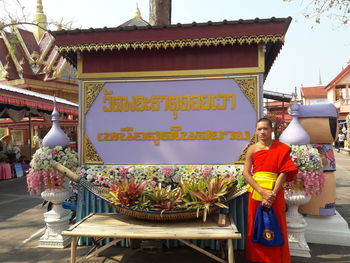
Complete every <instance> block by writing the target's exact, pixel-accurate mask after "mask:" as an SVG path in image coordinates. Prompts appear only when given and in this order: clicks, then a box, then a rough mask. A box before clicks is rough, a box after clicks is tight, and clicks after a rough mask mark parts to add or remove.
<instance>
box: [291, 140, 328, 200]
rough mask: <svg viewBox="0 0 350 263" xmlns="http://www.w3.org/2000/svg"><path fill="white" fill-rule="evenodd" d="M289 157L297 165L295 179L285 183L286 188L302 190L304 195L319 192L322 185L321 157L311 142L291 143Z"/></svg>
mask: <svg viewBox="0 0 350 263" xmlns="http://www.w3.org/2000/svg"><path fill="white" fill-rule="evenodd" d="M291 148H292V150H291V154H290V155H291V158H292V160H293V162H294V164H295V165H296V166H297V167H298V169H299V173H298V175H297V177H296V179H295V180H294V181H293V182H291V183H288V184H287V189H288V190H293V189H294V190H304V192H305V194H306V195H313V194H316V195H317V194H320V193H321V192H322V190H323V187H324V182H325V178H324V175H323V165H322V158H321V156H320V154H319V152H318V150H317V149H316V148H314V147H313V146H312V145H311V144H307V145H292V146H291Z"/></svg>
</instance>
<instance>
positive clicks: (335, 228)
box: [305, 211, 350, 246]
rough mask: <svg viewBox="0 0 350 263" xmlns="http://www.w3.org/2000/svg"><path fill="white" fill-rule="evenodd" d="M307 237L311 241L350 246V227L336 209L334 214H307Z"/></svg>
mask: <svg viewBox="0 0 350 263" xmlns="http://www.w3.org/2000/svg"><path fill="white" fill-rule="evenodd" d="M305 220H306V222H307V227H306V229H305V239H306V241H307V242H309V243H316V244H327V245H339V246H350V229H349V226H348V224H347V222H346V221H345V219H344V218H343V217H342V216H341V215H340V214H339V213H338V212H337V211H336V214H335V215H334V216H309V215H308V216H306V217H305Z"/></svg>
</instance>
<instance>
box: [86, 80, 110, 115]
mask: <svg viewBox="0 0 350 263" xmlns="http://www.w3.org/2000/svg"><path fill="white" fill-rule="evenodd" d="M105 84H106V83H105V82H85V83H84V111H83V112H84V115H86V113H87V112H88V111H89V109H90V107H91V105H92V104H93V103H94V101H95V100H96V98H97V96H98V94H100V92H101V90H102V88H103V86H104V85H105ZM84 117H85V116H84Z"/></svg>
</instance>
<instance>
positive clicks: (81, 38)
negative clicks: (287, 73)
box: [51, 17, 292, 72]
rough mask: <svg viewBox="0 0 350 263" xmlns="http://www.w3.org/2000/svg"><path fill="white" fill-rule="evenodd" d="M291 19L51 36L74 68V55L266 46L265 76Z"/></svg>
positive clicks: (78, 31) (94, 30)
mask: <svg viewBox="0 0 350 263" xmlns="http://www.w3.org/2000/svg"><path fill="white" fill-rule="evenodd" d="M291 20H292V19H291V17H288V18H274V17H272V18H270V19H259V18H256V19H254V20H242V19H240V20H236V21H227V20H223V21H221V22H212V21H208V22H206V23H196V22H193V23H191V24H180V23H178V24H172V25H167V26H151V25H147V26H138V25H133V26H125V25H124V24H123V25H121V26H118V27H112V28H108V27H104V28H89V29H75V30H68V31H67V30H60V31H54V32H51V33H52V34H53V35H54V36H55V39H56V45H57V46H58V47H59V51H60V53H61V54H63V55H64V56H65V57H67V58H69V60H70V61H71V62H72V63H73V65H76V62H77V57H76V56H77V54H76V53H77V52H78V51H80V52H83V51H103V50H122V49H124V50H127V49H141V50H142V49H160V48H163V49H166V48H183V47H195V46H198V47H202V46H218V45H242V44H247V45H250V44H260V43H264V44H265V45H266V52H265V60H266V72H268V71H269V69H270V68H271V66H272V64H273V61H274V60H275V58H276V57H277V55H278V53H279V51H280V49H281V47H282V44H283V42H284V36H285V34H286V32H287V29H288V27H289V24H290V22H291Z"/></svg>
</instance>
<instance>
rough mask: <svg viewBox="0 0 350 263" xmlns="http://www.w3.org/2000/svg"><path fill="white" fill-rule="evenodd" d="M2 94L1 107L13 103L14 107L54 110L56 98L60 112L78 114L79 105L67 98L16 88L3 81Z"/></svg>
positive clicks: (0, 98)
mask: <svg viewBox="0 0 350 263" xmlns="http://www.w3.org/2000/svg"><path fill="white" fill-rule="evenodd" d="M0 94H1V95H0V108H2V107H3V106H6V105H7V104H8V105H12V106H13V107H16V106H17V107H28V108H35V109H38V110H44V111H52V110H53V102H54V100H56V103H57V106H58V108H59V110H60V112H63V113H66V114H72V115H75V116H76V115H78V107H79V105H78V104H75V103H73V102H71V101H68V100H66V99H62V98H58V97H53V96H50V95H46V94H42V93H38V92H34V91H29V90H25V89H21V88H16V87H12V86H9V85H5V84H1V83H0ZM12 106H11V107H12Z"/></svg>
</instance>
